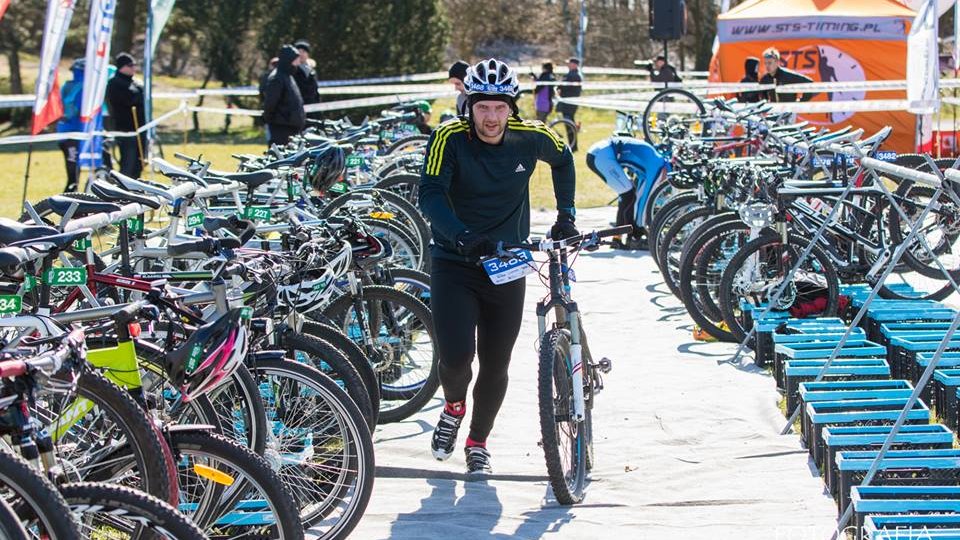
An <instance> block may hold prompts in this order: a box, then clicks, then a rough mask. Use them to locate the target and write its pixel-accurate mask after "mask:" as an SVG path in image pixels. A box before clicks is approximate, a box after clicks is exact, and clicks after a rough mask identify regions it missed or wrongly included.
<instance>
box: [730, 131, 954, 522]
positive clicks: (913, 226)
mask: <svg viewBox="0 0 960 540" xmlns="http://www.w3.org/2000/svg"><path fill="white" fill-rule="evenodd" d="M829 149H830V150H832V151H835V152H837V153H839V154H847V153H848V150H847V149H846V148H843V147H840V146H837V145H830V147H829ZM852 149H853V151H854V152H855V153H856V154H857V156H855V157H859V158H860V167H859V169H866V170H867V172H869V174H870V175H871V177H872V179H873V180H874V182H875V184H876V185H877V186H878V187H879V188H880V190H881V191H882V192H883V194H884V197H886V199H887V200H888V201H889V203H890V205H891V209H893V210H894V211H896V212H897V214H898V215H899V216H900V218H901V220H903V222H904V223H908V224H910V232H909V233H908V234H907V236H906V238H904V240H903V241H902V242H901V243H900V244H899V245H898V246H897V247H896V249H895V250H894V253H893V254H892V256H891V257H890V259H889V260H888V261H887V262H886V265H885V267H884V270H883V272H882V273H881V275H880V277H879V278H877V280H876V283H875V285H874V286H873V287H872V288H871V290H870V293H869V295H868V296H867V297H866V298H865V299H864V301H863V305H862V306H861V307H860V309H859V310H858V311H857V314H856V315H855V316H854V318H853V320H852V321H851V323H850V325H849V326H848V327H847V329H846V331H845V332H844V334H843V336H842V337H841V338H840V340H839V341H838V342H837V344H836V346H835V348H834V350H833V351H832V353H831V355H830V357H829V358H828V359H827V360H826V362H825V363H824V365H823V367H822V368H821V369H820V372H819V373H818V374H817V377H816V378H815V379H814V381H820V380H822V379H823V376H824V375H825V374H826V372H827V370H828V369H829V368H830V365H831V364H832V363H833V361H834V360H836V358H837V356H838V355H839V354H840V351H841V350H842V349H843V347H844V345H845V344H846V342H847V339H848V338H849V337H850V334H851V333H852V331H853V328H855V327H857V326H858V324H859V322H860V321H861V320H862V319H863V317H864V315H866V313H867V311H868V309H869V307H870V304H871V303H872V302H873V300H874V299H875V298H876V297H877V294H878V293H879V291H880V287H881V286H882V285H883V283H884V282H885V281H886V279H887V277H889V275H890V274H891V273H892V272H893V270H894V269H895V268H896V266H897V264H898V263H899V261H900V259H901V258H902V257H903V254H904V253H905V252H906V250H907V248H908V247H911V246H912V244H913V243H914V242H915V241H917V243H918V244H919V245H920V246H921V247H922V248H923V249H924V250H925V251H926V252H927V253H928V254H929V255H930V256H931V258H932V260H933V261H934V262H935V263H936V265H937V267H938V268H939V270H940V272H941V274H942V275H943V276H944V277H945V278H946V280H947V282H948V283H949V284H950V286H951V288H952V289H953V291H954V292H960V285H958V284H957V283H956V281H954V279H953V278H952V277H951V276H950V273H949V272H948V271H947V270H946V268H944V267H943V264H942V263H941V262H940V261H939V260H938V259H937V256H936V254H935V253H934V251H933V250H932V249H931V248H930V246H929V244H928V243H927V241H926V239H925V238H924V237H923V236H919V237H918V232H919V230H920V228H921V227H922V224H923V222H924V220H925V218H926V217H927V216H928V215H929V213H930V211H931V210H932V209H933V208H934V207H935V206H936V204H930V205H928V206H926V207H925V208H924V210H923V211H922V212H921V214H920V216H919V217H918V218H917V219H916V220H911V219H910V218H909V217H908V216H907V215H906V213H905V212H904V211H903V208H902V207H901V206H900V205H899V204H898V203H897V201H896V199H894V198H893V195H892V194H891V193H890V190H889V189H888V188H887V187H886V186H885V185H884V183H883V182H882V181H881V180H880V178H879V177H878V175H877V172H878V171H879V172H885V173H888V174H891V175H894V176H897V177H899V178H904V179H908V180H913V181H915V182H917V183H919V184H924V185H927V186H930V187H933V188H935V192H934V195H933V197H932V199H931V200H932V201H937V200H938V199H939V198H940V196H941V195H942V194H943V193H947V195H948V196H949V197H950V198H951V199H952V200H953V202H955V203H957V204H960V196H958V194H957V192H956V191H955V189H954V188H953V186H954V185H960V170H957V169H955V168H954V167H957V166H958V165H960V159H958V160H957V161H956V162H955V163H954V164H953V167H951V168H950V169H947V170H946V171H945V172H940V170H939V168H938V167H936V164H935V163H934V161H933V159H932V158H931V157H930V156H929V155H927V156H926V160H927V163H928V164H929V165H930V167H931V170H932V171H934V172H933V173H923V172H919V171H916V170H913V169H908V168H906V167H901V166H898V165H893V164H890V163H886V162H883V161H880V160H877V159H874V158H870V157H866V156H865V155H864V152H863V149H862V148H861V147H860V145H858V144H856V143H854V144H853V145H852ZM858 172H859V170H858ZM851 185H852V183H848V186H847V189H845V190H844V192H843V193H842V195H841V196H840V201H839V202H842V201H843V200H844V199H845V198H846V197H847V196H848V195H849V190H850V186H851ZM840 206H841V205H840V204H837V205H835V206H834V208H833V210H832V211H831V212H830V215H829V216H828V217H827V219H826V220H825V222H824V224H822V225H821V227H820V228H819V230H818V231H817V235H819V234H822V233H823V230H824V229H825V227H826V224H828V223H830V221H832V220H833V218H834V217H835V212H836V211H837V209H838V208H839V207H840ZM812 245H813V243H812V242H811V244H810V245H809V246H807V247H808V249H805V250H804V251H803V253H801V255H800V258H799V259H798V260H797V262H796V263H795V264H794V266H793V267H792V268H791V269H790V271H789V272H788V273H787V276H786V278H785V279H784V282H783V283H781V285H780V287H778V288H777V290H776V291H775V293H774V295H773V297H772V298H771V300H770V301H769V302H768V305H767V308H766V309H765V310H764V312H763V313H762V314H761V317H760V318H762V317H763V315H766V314H767V313H769V312H770V311H771V310H772V306H773V305H776V302H777V301H778V300H779V298H780V296H781V295H782V294H783V292H784V290H785V289H786V285H787V283H789V281H790V279H791V278H792V277H793V275H794V273H795V272H796V271H797V270H798V269H799V268H800V266H801V265H802V264H803V263H804V261H805V259H806V258H807V257H809V255H810V252H811V251H812V248H811V246H812ZM872 272H873V269H871V273H872ZM868 275H869V274H868ZM755 328H756V325H755V326H754V328H753V329H751V330H750V333H748V334H747V338H746V339H745V340H744V341H743V343H741V344H740V345H739V346H738V348H737V351H736V353H735V354H734V356H733V357H732V358H730V359H728V360H724V361H721V362H719V363H731V364H732V363H739V362H738V361H739V359H740V358H741V356H742V353H743V351H744V349H745V348H746V347H747V343H749V341H750V338H751V337H752V336H753V335H754V334H755ZM958 328H960V312H958V313H957V315H956V316H955V317H954V318H953V321H952V322H951V323H950V326H949V327H948V328H947V330H946V333H945V334H944V336H943V338H942V340H941V341H940V343H939V344H938V346H937V349H936V352H935V353H934V355H933V358H931V360H930V363H929V364H928V365H927V367H926V368H925V369H924V371H923V373H922V374H921V376H920V379H919V380H918V381H917V384H916V386H915V387H914V390H913V392H912V393H911V394H910V397H909V398H907V401H906V403H905V404H904V407H903V409H901V411H900V413H899V414H898V416H897V419H896V421H895V422H894V424H893V426H892V427H891V429H890V433H889V434H887V436H886V438H885V440H884V441H883V444H882V445H881V447H880V450H879V451H878V452H877V455H876V457H875V458H874V459H873V461H872V463H871V464H870V467H869V469H868V470H867V473H866V475H865V476H864V479H863V481H862V482H861V483H860V485H861V486H868V485H870V482H872V481H873V478H874V477H875V476H876V474H877V471H878V469H879V467H880V464H881V463H882V462H883V459H884V457H885V456H886V455H887V452H889V450H890V448H891V446H892V445H893V442H894V440H895V439H896V437H897V435H898V433H899V432H900V429H901V428H902V427H903V425H904V422H905V421H906V418H907V415H908V414H909V412H910V410H911V409H913V407H914V406H915V404H916V402H917V401H918V400H919V398H920V394H921V392H922V391H923V389H924V388H925V387H926V385H927V384H928V383H929V382H930V379H931V377H932V376H933V372H934V371H935V370H936V368H937V365H938V364H939V363H940V359H941V358H942V357H943V354H944V352H945V351H946V349H947V347H948V344H949V343H950V341H951V338H952V337H953V335H954V334H955V333H956V331H957V329H958ZM799 412H800V408H799V406H798V407H797V408H795V409H794V410H793V411H791V414H790V417H789V419H788V420H787V424H786V426H784V428H783V429H782V430H781V434H786V433H789V432H790V431H791V430H792V427H793V423H794V421H795V420H796V417H797V415H798V414H799ZM852 515H853V505H852V504H847V506H846V507H845V508H844V509H843V512H842V514H841V516H840V518H839V519H838V521H837V526H836V530H835V531H834V533H833V535H832V537H831V540H836V539H837V538H839V537H840V535H841V534H843V531H844V529H845V527H846V526H847V523H849V521H850V518H851V517H852Z"/></svg>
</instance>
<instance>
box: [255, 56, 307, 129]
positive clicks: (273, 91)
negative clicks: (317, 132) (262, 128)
mask: <svg viewBox="0 0 960 540" xmlns="http://www.w3.org/2000/svg"><path fill="white" fill-rule="evenodd" d="M299 65H300V53H299V52H297V49H295V48H294V47H293V45H284V46H283V47H281V48H280V52H279V53H278V54H277V67H276V69H274V70H273V71H272V72H270V75H269V76H268V77H267V84H266V86H265V87H264V92H263V95H264V99H263V121H264V122H265V123H266V124H267V128H268V129H269V130H270V139H269V141H268V142H269V144H271V145H273V144H280V145H283V144H287V141H289V140H290V137H292V136H294V135H296V134H297V133H300V132H301V131H303V127H304V125H305V124H306V115H305V114H304V112H303V98H302V97H301V96H300V89H299V88H297V83H296V81H295V80H294V73H296V71H297V66H299Z"/></svg>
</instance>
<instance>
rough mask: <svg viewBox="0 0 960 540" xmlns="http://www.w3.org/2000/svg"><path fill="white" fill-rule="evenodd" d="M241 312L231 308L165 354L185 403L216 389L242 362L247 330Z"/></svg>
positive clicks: (168, 374) (245, 351)
mask: <svg viewBox="0 0 960 540" xmlns="http://www.w3.org/2000/svg"><path fill="white" fill-rule="evenodd" d="M241 311H242V308H234V309H231V310H230V311H229V312H228V313H227V314H226V315H223V316H221V317H220V318H218V319H217V320H215V321H212V322H209V323H207V324H205V325H203V326H201V327H200V328H197V330H196V331H194V332H193V334H192V335H191V336H190V338H189V339H187V341H186V342H184V343H183V344H182V345H181V346H179V347H177V348H176V349H174V350H172V351H170V352H169V353H167V355H166V357H165V366H164V368H165V370H166V372H167V376H168V377H170V381H171V383H172V384H173V385H174V386H175V387H176V388H177V389H179V390H180V393H181V394H182V397H183V402H184V403H186V402H189V401H191V400H192V399H195V398H197V397H198V396H200V395H203V394H205V393H207V392H209V391H210V390H212V389H214V388H216V387H217V386H218V385H219V384H220V383H221V382H223V381H224V379H226V378H227V377H229V376H230V375H231V374H232V373H233V372H234V371H235V370H236V369H237V368H238V367H239V366H240V365H241V364H243V359H244V358H245V357H246V355H247V345H248V344H247V340H248V337H249V333H248V330H247V325H246V324H245V323H244V322H242V321H241V317H240V313H241Z"/></svg>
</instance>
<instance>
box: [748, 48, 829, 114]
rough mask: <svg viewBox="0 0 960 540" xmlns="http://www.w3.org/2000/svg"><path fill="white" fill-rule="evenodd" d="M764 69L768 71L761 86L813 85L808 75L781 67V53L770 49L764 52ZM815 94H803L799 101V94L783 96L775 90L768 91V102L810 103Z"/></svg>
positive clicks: (761, 81) (762, 79)
mask: <svg viewBox="0 0 960 540" xmlns="http://www.w3.org/2000/svg"><path fill="white" fill-rule="evenodd" d="M763 67H764V69H765V70H766V73H765V74H764V76H763V78H761V79H760V84H775V85H777V86H780V85H783V84H803V83H811V82H813V79H811V78H810V77H807V76H806V75H801V74H799V73H797V72H796V71H791V70H789V69H787V68H785V67H783V66H781V65H780V51H778V50H777V49H775V48H773V47H770V48H769V49H767V50H765V51H763ZM814 95H815V93H806V94H801V95H800V96H799V99H797V94H782V93H778V92H776V91H775V90H769V91H767V101H771V102H786V103H790V102H794V101H810V100H811V99H813V96H814Z"/></svg>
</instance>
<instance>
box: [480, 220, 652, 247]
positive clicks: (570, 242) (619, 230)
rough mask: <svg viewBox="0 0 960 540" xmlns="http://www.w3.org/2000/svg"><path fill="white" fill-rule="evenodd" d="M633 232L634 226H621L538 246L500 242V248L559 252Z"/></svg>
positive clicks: (548, 240)
mask: <svg viewBox="0 0 960 540" xmlns="http://www.w3.org/2000/svg"><path fill="white" fill-rule="evenodd" d="M632 231H633V225H621V226H619V227H614V228H612V229H603V230H600V231H593V232H589V233H585V234H581V235H579V236H571V237H569V238H564V239H563V240H551V239H549V238H544V239H543V240H541V241H540V242H538V243H536V244H530V243H523V242H520V243H513V242H499V243H498V247H499V248H504V249H511V248H519V249H527V250H530V251H557V250H561V249H565V248H568V247H574V246H578V245H580V244H583V243H584V242H591V241H595V242H599V240H600V239H601V238H609V237H611V236H620V235H621V234H627V233H629V232H632Z"/></svg>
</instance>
